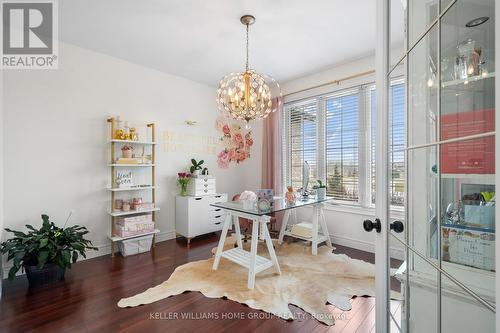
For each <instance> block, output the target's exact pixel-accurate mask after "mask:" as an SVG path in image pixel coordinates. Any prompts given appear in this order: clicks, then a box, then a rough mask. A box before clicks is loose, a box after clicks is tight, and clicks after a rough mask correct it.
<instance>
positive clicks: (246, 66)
mask: <svg viewBox="0 0 500 333" xmlns="http://www.w3.org/2000/svg"><path fill="white" fill-rule="evenodd" d="M246 26H247V62H246V65H245V72H248V24H247V25H246Z"/></svg>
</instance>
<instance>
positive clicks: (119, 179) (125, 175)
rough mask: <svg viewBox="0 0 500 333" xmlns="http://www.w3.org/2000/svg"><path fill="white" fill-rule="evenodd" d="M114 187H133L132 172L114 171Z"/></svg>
mask: <svg viewBox="0 0 500 333" xmlns="http://www.w3.org/2000/svg"><path fill="white" fill-rule="evenodd" d="M116 186H117V187H131V186H134V178H133V177H132V170H125V169H123V170H117V171H116Z"/></svg>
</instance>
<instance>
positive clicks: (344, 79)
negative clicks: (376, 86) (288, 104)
mask: <svg viewBox="0 0 500 333" xmlns="http://www.w3.org/2000/svg"><path fill="white" fill-rule="evenodd" d="M373 73H375V71H374V70H370V71H366V72H362V73H358V74H354V75H350V76H346V77H343V78H341V79H338V80H333V81H330V82H326V83H322V84H318V85H316V86H312V87H309V88H305V89H300V90H297V91H294V92H291V93H288V94H286V95H283V97H286V96H290V95H294V94H298V93H301V92H304V91H308V90H312V89H316V88H321V87H324V86H329V85H332V84H337V85H339V84H340V82H343V81H347V80H351V79H355V78H357V77H361V76H366V75H370V74H373Z"/></svg>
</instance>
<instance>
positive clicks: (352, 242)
mask: <svg viewBox="0 0 500 333" xmlns="http://www.w3.org/2000/svg"><path fill="white" fill-rule="evenodd" d="M330 239H331V240H332V243H335V244H338V245H342V246H347V247H352V248H353V249H358V250H362V251H366V252H371V253H375V244H373V243H370V242H367V241H362V240H359V239H354V238H349V237H344V236H332V235H330ZM389 254H390V256H391V258H394V259H399V260H405V253H404V250H403V249H398V248H394V247H391V248H390V250H389Z"/></svg>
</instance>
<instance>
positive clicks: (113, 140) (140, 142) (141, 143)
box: [109, 139, 156, 145]
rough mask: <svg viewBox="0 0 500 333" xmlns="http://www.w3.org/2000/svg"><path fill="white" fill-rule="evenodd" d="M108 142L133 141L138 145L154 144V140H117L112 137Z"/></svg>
mask: <svg viewBox="0 0 500 333" xmlns="http://www.w3.org/2000/svg"><path fill="white" fill-rule="evenodd" d="M109 142H114V143H134V144H139V145H156V142H154V141H140V140H139V141H134V140H118V139H112V140H109Z"/></svg>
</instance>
